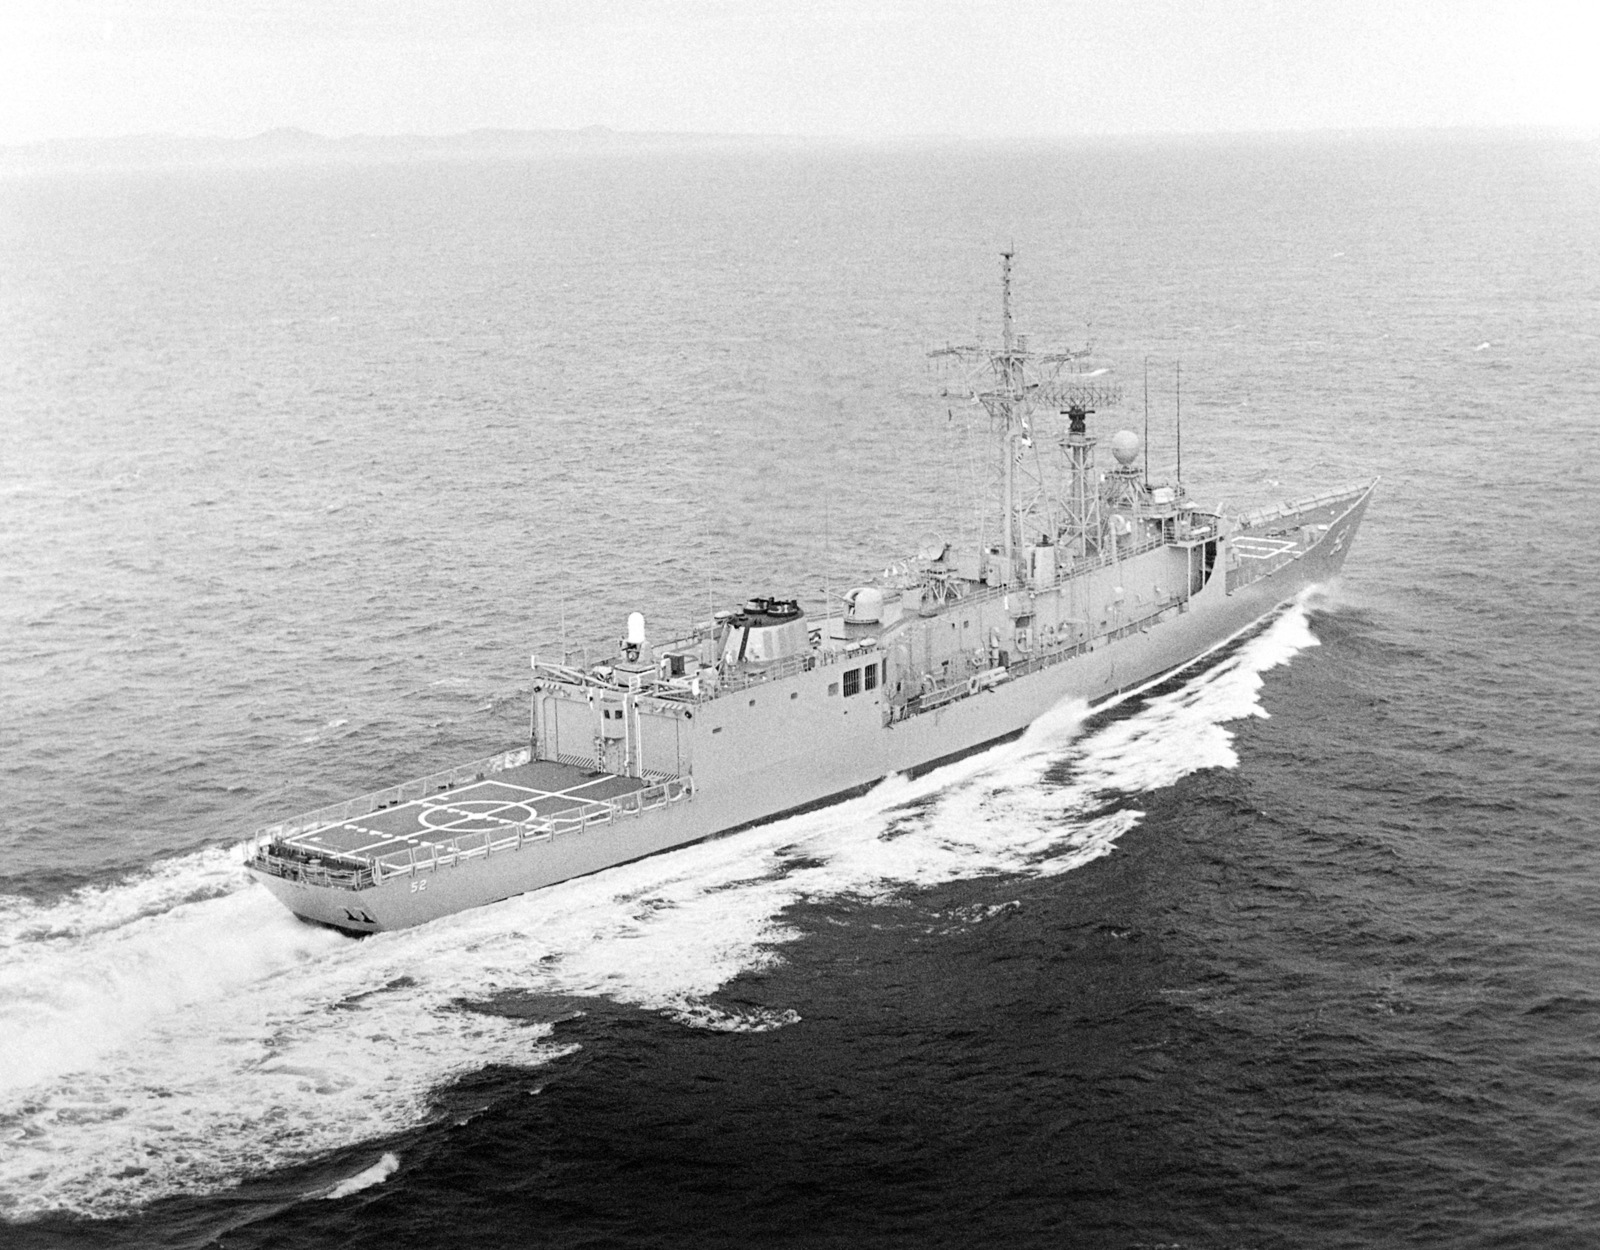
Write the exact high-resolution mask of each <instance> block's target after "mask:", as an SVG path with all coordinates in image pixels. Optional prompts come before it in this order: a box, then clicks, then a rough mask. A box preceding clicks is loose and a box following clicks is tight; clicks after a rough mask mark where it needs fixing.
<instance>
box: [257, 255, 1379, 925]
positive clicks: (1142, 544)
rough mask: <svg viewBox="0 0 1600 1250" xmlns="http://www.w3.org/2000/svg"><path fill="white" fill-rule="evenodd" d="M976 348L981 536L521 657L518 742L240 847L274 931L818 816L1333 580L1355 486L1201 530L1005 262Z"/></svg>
mask: <svg viewBox="0 0 1600 1250" xmlns="http://www.w3.org/2000/svg"><path fill="white" fill-rule="evenodd" d="M1001 259H1002V265H1001V339H1000V342H999V343H998V345H991V346H988V347H983V346H967V347H949V348H945V349H942V350H941V351H939V352H936V353H934V355H936V356H941V357H944V358H946V359H945V363H947V364H953V365H955V366H957V367H959V368H961V369H964V370H965V373H964V374H963V375H962V376H963V378H964V379H965V384H964V386H963V390H964V391H965V392H966V394H967V395H968V396H969V398H971V399H973V400H975V401H977V402H978V403H981V405H982V407H983V409H984V410H985V412H986V415H987V422H988V425H989V428H990V433H991V436H992V437H991V439H990V442H991V447H990V453H991V476H992V478H993V492H992V493H993V495H994V500H993V502H992V504H991V507H990V512H991V513H992V514H993V515H991V516H990V517H988V518H987V521H986V524H987V525H988V526H990V527H991V532H990V533H989V534H987V535H980V537H979V539H978V541H976V542H975V543H973V544H972V545H970V546H964V547H963V546H953V545H950V544H947V543H945V542H944V541H943V540H941V539H939V538H935V537H929V538H927V539H925V540H924V541H922V542H921V543H920V544H919V545H918V548H917V550H916V551H915V552H914V554H912V555H911V556H910V557H909V558H907V559H904V560H901V561H898V562H897V563H895V564H892V565H891V566H890V567H889V568H888V569H886V570H885V571H884V573H883V574H882V575H880V576H879V577H877V578H876V579H873V580H871V581H870V582H867V583H866V584H863V585H860V586H857V587H855V588H853V589H851V590H849V591H847V592H846V593H844V594H843V595H842V596H838V597H836V598H835V597H832V596H830V602H829V604H828V605H827V606H826V607H825V608H824V609H823V611H821V612H820V613H818V614H817V615H816V617H813V616H811V615H810V614H808V613H807V612H806V610H805V609H804V608H803V607H802V606H801V603H800V601H799V600H798V599H796V598H792V597H784V596H759V597H756V598H752V599H750V600H748V601H747V602H745V603H744V604H743V606H742V607H739V608H737V609H732V610H728V611H724V612H719V613H717V614H715V616H714V617H713V618H712V619H711V620H708V621H706V622H704V623H702V624H700V625H698V626H696V627H694V628H692V629H689V630H686V631H684V632H683V634H682V636H680V637H674V638H671V639H666V640H660V641H651V639H650V638H649V636H648V634H647V632H646V626H645V619H644V617H643V616H642V615H641V614H640V613H637V612H635V613H633V614H632V615H631V616H630V617H629V618H628V621H627V627H626V636H625V637H624V638H623V639H621V640H620V641H619V643H618V645H617V649H616V653H615V654H614V655H613V656H611V657H610V658H608V659H607V660H606V661H605V662H604V663H599V664H587V663H585V664H572V663H569V662H568V660H569V658H570V657H568V656H563V657H562V659H561V661H560V662H557V661H554V660H550V659H541V658H540V657H538V656H534V657H533V678H532V707H531V711H530V718H529V734H528V739H527V741H526V742H525V743H519V744H517V745H516V746H514V747H513V748H511V749H509V750H505V751H502V752H500V753H499V754H497V755H494V756H491V757H489V758H487V759H481V760H476V761H473V762H471V763H467V764H463V765H460V766H458V767H455V768H451V769H448V770H446V771H443V772H439V773H435V774H433V775H431V776H427V777H422V778H419V779H417V780H414V781H409V782H406V783H404V784H401V785H394V786H388V787H386V788H384V789H382V790H378V791H376V792H374V793H371V794H367V795H363V796H361V797H360V798H355V799H351V800H349V801H348V802H344V803H339V804H335V805H333V806H331V807H324V808H321V809H319V810H317V811H313V812H309V813H307V814H305V815H303V816H299V817H296V818H295V819H292V820H288V821H284V822H282V823H279V824H275V825H271V826H269V827H267V828H265V829H262V830H259V831H258V832H257V833H256V835H255V837H254V838H253V839H251V841H250V843H249V844H248V845H247V848H246V867H247V868H248V869H249V871H250V872H252V873H253V874H255V876H257V877H258V878H259V879H260V880H261V882H262V883H263V884H265V886H266V887H267V888H268V889H269V890H271V891H272V893H273V894H274V895H276V896H277V897H278V898H279V899H280V900H281V901H282V902H283V903H284V904H285V905H286V906H287V907H288V908H289V909H290V910H291V911H292V912H294V913H295V914H296V915H297V916H300V917H301V918H303V919H305V920H308V921H313V922H316V923H320V924H324V925H331V926H333V927H335V928H338V929H342V930H345V931H347V932H351V933H357V934H367V933H375V932H378V931H381V930H387V929H398V928H404V927H406V926H409V925H416V924H421V923H424V922H426V921H430V920H434V919H437V918H438V917H441V916H445V915H448V914H450V913H452V912H457V911H461V910H464V909H466V908H471V907H478V906H482V905H484V904H487V903H493V902H496V901H498V900H500V899H505V898H509V897H511V896H513V895H517V894H523V893H526V892H527V891H530V890H536V889H539V888H541V887H543V886H547V885H552V884H554V883H556V882H559V881H565V880H567V879H569V878H572V877H577V876H581V875H584V874H587V873H593V872H597V871H600V870H602V869H605V868H609V867H612V866H614V865H617V864H622V863H626V862H628V861H630V860H635V859H638V858H640V857H642V856H646V855H651V854H655V853H657V852H660V851H665V850H668V849H670V848H672V847H678V846H683V845H685V844H687V843H691V842H696V841H699V840H701V839H703V838H708V837H714V836H717V835H722V834H729V833H734V832H736V831H738V830H741V829H745V828H748V827H750V826H752V825H757V824H761V823H764V822H767V821H772V820H777V819H780V818H782V817H785V816H789V815H793V814H796V813H799V812H804V811H807V810H810V809H813V808H817V807H821V806H823V805H826V804H829V803H834V802H838V801H840V800H843V799H846V798H849V797H851V796H854V795H858V794H861V793H863V792H865V791H866V790H868V789H870V788H871V787H872V786H873V785H875V784H876V783H878V782H879V781H880V780H882V779H883V778H885V777H887V776H889V775H891V774H895V773H901V774H907V775H917V774H920V773H923V772H926V771H927V770H929V769H932V768H934V767H936V766H938V765H940V764H943V763H946V762H949V761H952V760H955V759H957V758H960V757H961V756H964V755H968V754H970V753H972V752H975V751H978V750H981V749H983V748H985V747H988V746H990V745H992V744H995V743H998V742H1001V741H1004V740H1005V739H1008V738H1013V737H1015V736H1017V735H1018V734H1020V733H1021V732H1022V731H1023V730H1024V729H1025V728H1026V727H1027V726H1028V725H1029V724H1030V723H1031V722H1032V721H1034V720H1035V719H1036V718H1038V717H1039V716H1040V715H1041V714H1042V713H1044V712H1046V711H1047V710H1049V709H1050V708H1051V707H1053V706H1055V705H1056V704H1058V703H1060V702H1062V701H1063V700H1066V699H1081V700H1084V701H1085V702H1086V703H1088V704H1090V705H1093V704H1096V703H1099V702H1102V701H1104V700H1106V699H1109V698H1113V697H1115V696H1116V695H1118V694H1120V693H1122V692H1124V691H1127V690H1129V689H1131V688H1135V687H1138V686H1141V685H1144V684H1146V683H1149V682H1151V681H1153V680H1155V679H1157V678H1159V677H1161V676H1162V675H1164V674H1167V673H1170V672H1173V671H1175V670H1177V669H1180V668H1183V667H1184V666H1186V665H1189V664H1192V663H1194V662H1195V661H1196V660H1197V659H1199V658H1200V657H1202V656H1204V655H1205V654H1207V653H1208V652H1210V651H1212V650H1214V649H1216V648H1217V647H1219V646H1220V645H1222V644H1223V643H1225V642H1226V641H1228V640H1229V639H1231V638H1233V637H1235V636H1237V635H1239V634H1241V633H1243V632H1244V631H1246V630H1248V629H1250V628H1251V627H1252V626H1253V625H1255V624H1257V623H1258V622H1260V621H1261V620H1262V619H1263V618H1264V617H1266V616H1269V615H1270V614H1271V613H1273V612H1274V611H1275V610H1277V609H1278V608H1280V607H1281V606H1282V605H1283V604H1284V603H1286V602H1287V601H1289V600H1291V599H1292V598H1294V597H1295V596H1296V595H1297V594H1298V593H1299V592H1300V591H1301V590H1303V589H1304V588H1305V587H1307V586H1310V585H1313V584H1315V583H1318V582H1323V581H1326V580H1328V579H1329V578H1331V577H1332V576H1333V575H1334V574H1335V573H1337V572H1338V571H1339V569H1340V567H1341V565H1342V564H1343V562H1344V558H1345V555H1346V554H1347V552H1348V551H1349V549H1350V544H1351V541H1352V539H1353V538H1354V537H1355V533H1356V528H1357V526H1358V525H1359V524H1360V523H1361V518H1362V515H1363V513H1364V511H1365V510H1366V507H1367V502H1368V500H1369V499H1370V497H1371V494H1372V491H1373V489H1374V488H1375V487H1376V485H1377V481H1376V479H1374V480H1372V481H1370V482H1364V483H1359V484H1355V485H1350V486H1345V487H1341V488H1339V489H1334V490H1330V491H1327V492H1326V493H1323V494H1319V495H1317V496H1316V497H1314V498H1310V499H1305V500H1301V501H1299V502H1295V503H1284V504H1281V505H1279V506H1277V507H1274V508H1270V509H1266V510H1263V511H1258V512H1255V513H1253V514H1250V515H1243V516H1227V515H1223V513H1222V511H1221V509H1220V507H1219V508H1217V509H1210V510H1208V509H1206V508H1202V507H1199V506H1197V505H1196V504H1194V503H1193V502H1191V499H1190V496H1189V493H1188V491H1187V490H1186V489H1185V488H1184V486H1183V484H1182V475H1181V469H1180V472H1179V473H1178V474H1177V476H1176V478H1175V480H1173V481H1170V482H1166V483H1163V484H1156V483H1155V482H1153V481H1152V480H1151V478H1150V475H1149V472H1148V454H1146V457H1145V461H1146V463H1145V467H1144V468H1143V469H1141V467H1140V465H1139V460H1140V452H1141V450H1142V443H1143V441H1144V440H1141V438H1140V436H1139V435H1138V434H1137V433H1135V432H1133V431H1130V430H1120V431H1117V432H1116V433H1115V434H1114V435H1113V437H1111V439H1110V440H1109V451H1110V453H1111V455H1110V462H1109V463H1108V464H1106V465H1105V466H1104V467H1102V465H1101V462H1100V461H1099V459H1098V458H1097V455H1096V452H1097V446H1098V441H1099V440H1098V439H1097V438H1096V437H1095V436H1094V435H1093V434H1092V433H1091V430H1090V418H1091V417H1092V416H1093V415H1094V414H1095V413H1096V412H1097V411H1099V410H1102V409H1105V408H1108V407H1110V406H1111V405H1113V404H1115V403H1116V402H1117V401H1118V400H1119V399H1120V398H1122V395H1121V388H1120V386H1119V385H1118V384H1117V383H1115V381H1114V380H1113V379H1114V377H1115V375H1114V374H1113V373H1111V372H1110V371H1109V370H1107V369H1105V368H1101V367H1095V366H1094V362H1093V361H1092V360H1091V358H1090V357H1089V354H1088V352H1087V349H1083V350H1069V351H1060V352H1038V351H1033V350H1030V347H1029V344H1028V341H1027V339H1026V338H1025V337H1023V336H1021V335H1018V334H1017V333H1015V331H1014V328H1013V325H1012V316H1011V262H1012V256H1011V253H1010V252H1006V253H1003V254H1002V258H1001Z"/></svg>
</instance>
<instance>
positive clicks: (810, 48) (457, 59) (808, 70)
mask: <svg viewBox="0 0 1600 1250" xmlns="http://www.w3.org/2000/svg"><path fill="white" fill-rule="evenodd" d="M595 124H600V125H605V126H610V127H612V128H614V129H618V130H691V131H721V132H745V133H778V134H815V135H866V136H879V135H907V134H963V135H974V136H990V135H1018V136H1022V135H1061V134H1084V133H1090V134H1095V133H1102V134H1103V133H1127V132H1147V131H1157V132H1162V131H1210V130H1281V129H1305V128H1325V127H1363V126H1456V125H1470V126H1480V125H1491V126H1493V125H1522V124H1539V125H1567V126H1579V127H1595V126H1600V0H1431V2H1424V0H1409V2H1408V0H1188V2H1182V0H1058V2H1057V3H1043V2H1034V0H993V2H991V3H984V2H982V0H920V2H918V0H856V2H855V3H841V2H837V0H817V2H814V3H798V2H797V3H778V2H776V0H748V2H745V3H737V2H735V0H657V2H655V3H649V2H646V0H0V143H20V142H27V141H30V140H35V139H47V138H65V137H73V136H87V135H118V134H129V133H141V132H151V131H167V132H175V133H180V134H195V135H224V136H244V135H249V134H254V133H257V132H259V131H262V130H266V129H269V128H272V127H276V126H300V127H304V128H305V129H308V130H314V131H317V132H319V133H322V134H329V135H346V134H360V133H365V134H397V133H426V134H437V133H450V132H454V131H462V130H469V129H473V128H476V127H481V126H497V127H511V128H519V129H521V128H529V129H532V128H542V127H558V128H573V127H581V126H588V125H595Z"/></svg>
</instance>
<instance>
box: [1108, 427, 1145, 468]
mask: <svg viewBox="0 0 1600 1250" xmlns="http://www.w3.org/2000/svg"><path fill="white" fill-rule="evenodd" d="M1140 446H1141V444H1140V442H1139V436H1138V435H1137V434H1135V433H1134V432H1133V431H1132V430H1118V431H1117V432H1116V433H1115V434H1113V435H1112V436H1111V454H1112V455H1113V456H1115V457H1116V458H1117V463H1118V464H1120V465H1122V466H1123V467H1124V468H1126V467H1127V466H1128V465H1130V464H1132V463H1133V462H1134V461H1135V460H1137V459H1138V458H1139V448H1140Z"/></svg>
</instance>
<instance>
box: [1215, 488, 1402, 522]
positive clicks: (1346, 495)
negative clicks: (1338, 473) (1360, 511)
mask: <svg viewBox="0 0 1600 1250" xmlns="http://www.w3.org/2000/svg"><path fill="white" fill-rule="evenodd" d="M1371 485H1372V483H1371V482H1351V483H1349V484H1347V485H1344V486H1336V487H1334V488H1333V489H1332V490H1329V491H1324V492H1323V493H1322V494H1320V495H1313V496H1312V497H1311V498H1310V499H1297V500H1295V501H1294V502H1293V503H1289V502H1284V503H1277V504H1268V505H1267V506H1266V507H1265V508H1257V509H1256V510H1255V511H1254V512H1241V513H1240V514H1239V515H1238V516H1237V517H1235V518H1234V519H1235V520H1236V521H1237V522H1238V524H1239V528H1240V529H1247V530H1253V529H1259V528H1260V527H1261V526H1263V525H1265V524H1267V522H1269V521H1276V520H1277V519H1278V518H1279V517H1284V516H1290V515H1292V514H1297V513H1301V512H1306V511H1309V510H1310V509H1312V508H1321V507H1324V506H1326V505H1328V504H1332V503H1338V502H1339V501H1340V500H1341V499H1352V498H1354V497H1356V496H1357V495H1360V494H1361V492H1362V491H1364V490H1366V489H1368V488H1369V487H1370V486H1371Z"/></svg>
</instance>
